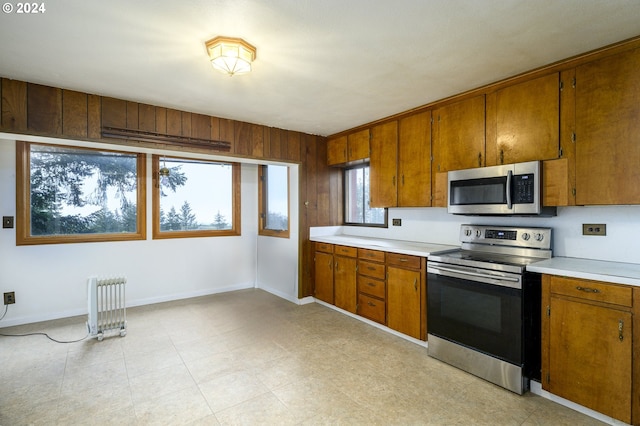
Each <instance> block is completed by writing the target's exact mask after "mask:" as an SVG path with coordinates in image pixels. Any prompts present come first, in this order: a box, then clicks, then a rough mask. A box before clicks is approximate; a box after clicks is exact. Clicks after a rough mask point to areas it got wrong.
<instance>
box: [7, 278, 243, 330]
mask: <svg viewBox="0 0 640 426" xmlns="http://www.w3.org/2000/svg"><path fill="white" fill-rule="evenodd" d="M248 288H255V284H254V283H253V282H249V283H241V284H236V285H232V286H227V287H220V288H213V289H212V288H209V289H204V290H198V291H192V292H186V293H174V294H168V295H164V296H158V297H147V298H143V299H134V300H127V303H126V305H127V308H132V307H134V306H144V305H153V304H154V303H163V302H171V301H174V300H182V299H191V298H193V297H201V296H209V295H212V294H218V293H227V292H230V291H236V290H245V289H248ZM10 312H11V306H9V311H8V313H10ZM80 315H87V308H86V307H83V308H77V309H69V310H64V311H58V312H50V313H43V314H38V315H27V316H22V317H17V318H5V319H3V320H2V321H0V328H4V327H12V326H15V325H23V324H32V323H36V322H42V321H51V320H56V319H61V318H69V317H75V316H80Z"/></svg>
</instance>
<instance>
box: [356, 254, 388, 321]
mask: <svg viewBox="0 0 640 426" xmlns="http://www.w3.org/2000/svg"><path fill="white" fill-rule="evenodd" d="M384 260H385V252H383V251H379V250H368V249H362V248H360V249H358V315H362V316H363V317H365V318H368V319H370V320H372V321H376V322H378V323H380V324H386V316H387V309H386V307H387V306H386V298H387V283H386V281H385V275H386V266H385V264H384Z"/></svg>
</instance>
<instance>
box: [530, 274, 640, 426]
mask: <svg viewBox="0 0 640 426" xmlns="http://www.w3.org/2000/svg"><path fill="white" fill-rule="evenodd" d="M633 292H634V290H633V288H632V287H631V286H624V285H616V284H608V283H603V282H598V281H588V280H582V279H575V278H566V277H558V276H551V275H544V276H543V279H542V299H543V300H542V309H543V312H542V387H543V389H545V390H548V391H549V392H551V393H553V394H555V395H558V396H561V397H563V398H566V399H568V400H570V401H573V402H576V403H578V404H580V405H583V406H585V407H588V408H591V409H593V410H596V411H599V412H601V413H603V414H605V415H607V416H610V417H613V418H615V419H618V420H621V421H624V422H626V423H631V422H632V420H633V421H634V422H635V423H637V422H638V421H640V419H638V418H633V419H632V412H633V410H635V412H637V411H638V407H637V406H638V404H640V402H639V401H636V402H635V403H634V402H633V399H632V395H634V392H635V395H637V394H638V389H635V390H634V389H632V386H633V380H632V373H633V370H634V369H633V367H632V365H633V363H634V354H633V344H634V335H633V330H634V327H633V322H634V321H635V323H636V324H637V322H638V319H637V318H634V316H636V317H637V315H638V309H639V307H638V306H635V305H634V303H633V302H634V300H633V299H634V295H633ZM636 299H637V298H636ZM636 302H637V300H636ZM636 336H637V331H636ZM636 344H637V342H636ZM637 356H638V355H636V357H637ZM635 363H636V365H637V363H638V359H637V358H636V360H635ZM635 374H637V372H636V373H635ZM635 386H636V387H637V386H638V385H635ZM634 405H635V408H634Z"/></svg>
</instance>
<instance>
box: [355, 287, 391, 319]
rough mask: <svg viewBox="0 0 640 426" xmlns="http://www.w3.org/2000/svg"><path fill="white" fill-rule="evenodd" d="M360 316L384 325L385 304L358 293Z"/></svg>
mask: <svg viewBox="0 0 640 426" xmlns="http://www.w3.org/2000/svg"><path fill="white" fill-rule="evenodd" d="M358 315H362V316H363V317H365V318H369V319H370V320H373V321H375V322H379V323H380V324H384V323H385V303H384V302H383V301H382V300H378V299H375V298H373V297H370V296H367V295H366V294H362V293H358Z"/></svg>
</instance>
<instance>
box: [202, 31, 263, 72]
mask: <svg viewBox="0 0 640 426" xmlns="http://www.w3.org/2000/svg"><path fill="white" fill-rule="evenodd" d="M204 44H205V46H207V52H208V53H209V58H211V65H213V67H214V68H215V69H217V70H218V71H221V72H223V73H226V74H229V76H232V75H236V74H246V73H248V72H249V71H251V62H253V60H254V59H256V48H255V47H253V46H252V45H250V44H249V43H247V42H246V41H244V40H242V39H241V38H232V37H216V38H213V39H211V40H209V41H207V42H205V43H204Z"/></svg>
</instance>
